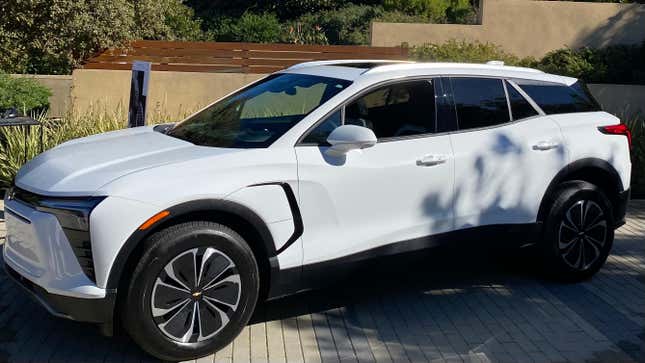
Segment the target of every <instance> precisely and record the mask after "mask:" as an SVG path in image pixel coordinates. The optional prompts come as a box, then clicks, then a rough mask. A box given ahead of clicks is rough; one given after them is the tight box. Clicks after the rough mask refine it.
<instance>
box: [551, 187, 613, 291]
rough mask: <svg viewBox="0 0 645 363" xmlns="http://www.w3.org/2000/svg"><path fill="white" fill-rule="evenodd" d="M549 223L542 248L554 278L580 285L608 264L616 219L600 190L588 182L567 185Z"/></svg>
mask: <svg viewBox="0 0 645 363" xmlns="http://www.w3.org/2000/svg"><path fill="white" fill-rule="evenodd" d="M583 212H584V214H582V213H583ZM545 222H546V223H545V230H544V238H543V241H542V245H541V246H542V250H543V255H544V258H545V264H544V269H545V271H546V272H547V274H548V275H549V276H550V277H552V278H555V279H557V280H560V281H563V282H578V281H582V280H586V279H588V278H590V277H591V276H593V275H594V274H595V273H596V272H598V270H600V268H601V267H602V266H603V265H604V264H605V261H606V260H607V256H609V252H610V251H611V247H612V245H613V242H614V228H613V226H614V216H613V213H612V208H611V203H610V202H609V199H607V197H606V196H605V194H604V193H603V192H602V190H600V188H598V187H597V186H595V185H593V184H590V183H587V182H584V181H570V182H565V183H563V184H562V185H561V186H560V188H558V190H557V191H556V194H555V195H554V199H553V204H552V207H551V211H550V212H549V215H548V217H547V218H546V221H545Z"/></svg>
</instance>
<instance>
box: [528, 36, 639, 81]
mask: <svg viewBox="0 0 645 363" xmlns="http://www.w3.org/2000/svg"><path fill="white" fill-rule="evenodd" d="M537 67H538V68H539V69H541V70H543V71H545V72H551V73H557V74H562V75H567V76H571V77H576V78H580V79H583V80H585V81H586V82H594V83H623V84H645V44H643V45H614V46H609V47H605V48H600V49H592V48H581V49H568V48H567V49H558V50H554V51H552V52H550V53H548V54H547V55H546V56H544V58H542V60H540V62H539V64H538V65H537Z"/></svg>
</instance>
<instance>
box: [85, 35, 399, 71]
mask: <svg viewBox="0 0 645 363" xmlns="http://www.w3.org/2000/svg"><path fill="white" fill-rule="evenodd" d="M331 59H388V60H407V59H408V49H407V48H404V47H368V46H345V45H296V44H258V43H220V42H174V41H154V40H137V41H133V42H132V43H131V44H130V47H129V48H127V49H109V50H106V51H104V52H102V53H101V54H99V55H97V56H95V57H93V58H90V59H89V60H87V61H86V62H85V63H84V64H83V68H85V69H126V70H128V69H131V68H132V62H133V61H135V60H138V61H147V62H151V63H152V70H154V71H177V72H235V73H271V72H275V71H278V70H280V69H284V68H287V67H289V66H292V65H294V64H297V63H302V62H307V61H316V60H331Z"/></svg>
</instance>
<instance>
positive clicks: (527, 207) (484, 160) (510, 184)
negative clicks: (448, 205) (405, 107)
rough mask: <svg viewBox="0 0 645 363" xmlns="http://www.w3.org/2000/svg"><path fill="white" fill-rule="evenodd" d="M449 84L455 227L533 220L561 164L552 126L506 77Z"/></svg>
mask: <svg viewBox="0 0 645 363" xmlns="http://www.w3.org/2000/svg"><path fill="white" fill-rule="evenodd" d="M450 85H451V87H452V95H453V99H454V104H455V110H456V114H457V125H458V131H456V132H455V133H453V134H452V135H451V141H452V146H453V150H454V157H455V224H456V228H457V229H459V228H468V227H473V226H481V225H494V224H521V223H531V222H535V221H536V218H537V213H538V209H539V205H540V203H541V200H542V197H543V195H544V192H545V191H546V189H547V187H548V185H549V183H550V182H551V180H553V178H554V177H555V175H556V174H557V173H558V172H559V171H560V170H561V169H562V168H563V167H564V166H565V165H566V158H565V155H564V149H563V147H562V135H561V133H560V129H559V127H558V125H557V124H556V123H555V122H554V121H553V120H552V119H550V118H549V117H548V116H545V115H544V114H542V113H541V111H539V110H538V109H537V108H535V107H534V104H533V103H531V102H529V101H528V100H527V99H526V97H525V95H524V94H523V92H522V91H521V90H520V89H519V88H516V87H515V85H513V84H512V83H509V82H508V81H506V80H503V79H499V78H476V77H453V78H450Z"/></svg>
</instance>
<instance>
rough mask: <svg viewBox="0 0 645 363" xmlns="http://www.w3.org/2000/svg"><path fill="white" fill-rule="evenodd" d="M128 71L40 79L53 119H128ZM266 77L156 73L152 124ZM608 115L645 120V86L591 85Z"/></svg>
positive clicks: (177, 116) (150, 104) (152, 88)
mask: <svg viewBox="0 0 645 363" xmlns="http://www.w3.org/2000/svg"><path fill="white" fill-rule="evenodd" d="M130 75H131V73H130V71H108V70H83V69H79V70H76V71H74V75H73V76H37V77H36V79H37V80H38V81H39V82H41V83H43V84H44V85H45V86H47V87H50V89H51V90H52V93H53V96H52V97H51V98H50V101H51V103H52V108H51V110H50V116H62V115H64V114H65V112H66V111H67V110H68V109H70V108H71V109H73V111H74V112H77V113H79V114H87V113H94V114H97V115H99V114H101V113H103V112H108V113H110V114H111V113H117V114H118V115H119V116H120V117H122V118H123V119H126V118H127V109H128V101H129V97H130ZM263 76H264V75H262V74H239V73H190V72H152V75H151V78H150V90H149V91H150V94H149V96H148V112H149V113H148V119H149V120H151V121H154V120H159V119H175V120H176V119H181V118H183V117H184V116H186V115H188V114H190V113H192V112H194V111H196V110H198V109H199V108H201V107H203V106H205V105H207V104H208V103H210V102H212V101H214V100H216V99H218V98H220V97H222V96H224V95H226V94H228V93H230V92H232V91H234V90H236V89H238V88H240V87H243V86H244V85H246V84H248V83H251V82H253V81H255V80H257V79H259V78H261V77H263ZM589 88H590V90H591V92H592V93H593V94H594V96H595V97H596V98H597V99H598V101H599V102H600V103H601V104H602V105H603V107H604V108H605V110H607V111H608V112H611V113H614V114H617V115H619V116H621V117H623V116H624V117H630V118H631V117H636V116H640V117H645V86H630V85H615V84H590V85H589Z"/></svg>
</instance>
